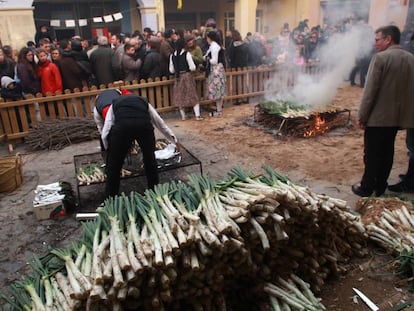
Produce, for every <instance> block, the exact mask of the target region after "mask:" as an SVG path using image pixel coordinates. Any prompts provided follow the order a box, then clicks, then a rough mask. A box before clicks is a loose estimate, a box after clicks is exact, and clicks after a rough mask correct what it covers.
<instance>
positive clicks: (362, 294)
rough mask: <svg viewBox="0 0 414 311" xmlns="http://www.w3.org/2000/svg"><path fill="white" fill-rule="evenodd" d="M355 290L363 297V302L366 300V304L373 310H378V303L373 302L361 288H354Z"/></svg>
mask: <svg viewBox="0 0 414 311" xmlns="http://www.w3.org/2000/svg"><path fill="white" fill-rule="evenodd" d="M352 289H353V290H354V292H355V293H356V294H357V295H358V296H359V297H360V298H361V299H362V301H363V302H365V304H366V305H367V306H368V307H369V308H370V309H371V310H372V311H378V310H379V308H378V307H377V305H376V304H375V303H373V302H372V300H371V299H369V298H368V297H367V296H365V294H364V293H363V292H361V291H360V290H358V289H356V288H352Z"/></svg>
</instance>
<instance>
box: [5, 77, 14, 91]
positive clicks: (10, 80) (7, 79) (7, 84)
mask: <svg viewBox="0 0 414 311" xmlns="http://www.w3.org/2000/svg"><path fill="white" fill-rule="evenodd" d="M10 83H16V81H14V80H13V79H12V78H10V77H8V76H3V77H1V87H2V88H5V89H7V87H8V86H9V85H10Z"/></svg>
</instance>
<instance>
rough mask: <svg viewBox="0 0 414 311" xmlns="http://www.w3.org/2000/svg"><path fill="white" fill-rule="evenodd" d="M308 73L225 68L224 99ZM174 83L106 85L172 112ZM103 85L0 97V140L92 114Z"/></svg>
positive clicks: (202, 79) (199, 88) (305, 69)
mask: <svg viewBox="0 0 414 311" xmlns="http://www.w3.org/2000/svg"><path fill="white" fill-rule="evenodd" d="M301 71H302V72H306V73H308V74H311V75H315V74H316V73H318V69H316V68H314V67H302V69H299V70H298V67H296V68H295V69H294V70H292V67H289V68H287V67H286V66H283V67H281V66H264V67H257V68H243V69H238V70H229V71H226V77H227V96H226V98H225V101H227V102H228V101H233V100H236V99H240V98H251V97H257V96H262V95H264V94H265V92H269V91H270V90H269V89H268V87H267V81H274V79H277V81H278V83H277V84H276V85H277V87H276V88H275V86H273V89H272V90H271V91H273V92H277V91H278V90H277V88H278V87H282V85H283V87H285V86H286V85H290V86H292V85H293V84H294V81H295V76H296V74H297V73H299V72H301ZM173 84H174V78H172V77H171V78H165V77H164V78H163V79H161V80H160V79H157V80H155V81H151V80H149V81H144V80H142V81H140V83H138V82H136V81H134V83H123V82H119V83H114V84H111V85H108V88H115V87H122V88H125V89H127V90H129V91H131V92H133V93H134V94H137V95H140V96H144V97H147V98H148V99H149V101H150V103H151V104H152V105H153V106H154V107H155V108H156V109H157V111H158V112H160V113H162V112H168V111H173V110H174V109H175V107H174V106H173V102H172V98H173ZM204 84H205V77H204V75H202V74H200V75H198V76H196V85H197V91H198V94H199V97H200V104H201V105H207V104H210V103H211V101H209V100H207V99H206V98H205V97H204ZM102 89H105V87H104V86H101V87H100V88H99V89H98V88H96V87H93V88H91V89H88V88H85V89H83V90H82V91H80V90H77V89H75V90H74V91H73V92H71V91H69V90H66V91H65V93H64V94H57V95H54V96H42V95H41V94H39V95H38V96H37V97H30V98H26V99H24V100H18V101H8V102H4V101H3V100H0V121H1V124H0V141H1V142H7V143H9V144H13V142H15V141H18V140H21V139H22V138H24V137H25V136H26V135H27V134H28V133H29V130H30V129H31V128H36V126H37V125H38V123H39V122H41V121H44V120H50V119H56V118H68V117H69V118H81V117H91V116H92V111H93V107H94V100H95V97H96V95H97V94H99V93H100V92H101V91H102Z"/></svg>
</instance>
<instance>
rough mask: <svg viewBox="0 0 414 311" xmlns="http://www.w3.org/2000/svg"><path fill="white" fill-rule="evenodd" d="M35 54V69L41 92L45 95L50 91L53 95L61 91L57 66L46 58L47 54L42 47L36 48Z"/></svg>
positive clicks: (60, 80) (60, 78) (60, 79)
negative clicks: (36, 65) (36, 66)
mask: <svg viewBox="0 0 414 311" xmlns="http://www.w3.org/2000/svg"><path fill="white" fill-rule="evenodd" d="M36 55H37V58H38V59H39V62H38V63H37V64H38V69H37V70H38V75H39V77H40V84H41V88H42V94H43V95H47V94H48V93H51V94H52V95H55V94H56V92H57V91H59V92H62V91H63V86H62V77H61V75H60V71H59V68H58V67H57V66H56V65H55V64H54V63H52V62H51V61H50V60H49V59H48V55H47V53H46V51H45V50H44V49H42V48H38V49H36Z"/></svg>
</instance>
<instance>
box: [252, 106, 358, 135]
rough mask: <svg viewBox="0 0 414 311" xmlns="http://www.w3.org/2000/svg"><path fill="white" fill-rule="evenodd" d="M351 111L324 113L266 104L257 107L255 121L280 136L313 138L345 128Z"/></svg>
mask: <svg viewBox="0 0 414 311" xmlns="http://www.w3.org/2000/svg"><path fill="white" fill-rule="evenodd" d="M350 114H351V112H350V110H348V109H340V108H337V107H333V106H329V107H325V108H324V111H309V110H306V108H305V107H302V106H294V105H292V104H291V103H287V102H280V103H279V102H264V103H260V104H258V105H257V106H256V107H255V113H254V121H255V122H256V123H258V124H260V125H262V126H264V127H266V128H267V129H272V130H276V134H277V135H279V136H295V137H313V136H317V135H320V134H324V133H326V132H328V131H330V130H333V129H335V128H338V127H341V126H345V125H346V124H347V123H348V122H349V120H350Z"/></svg>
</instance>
